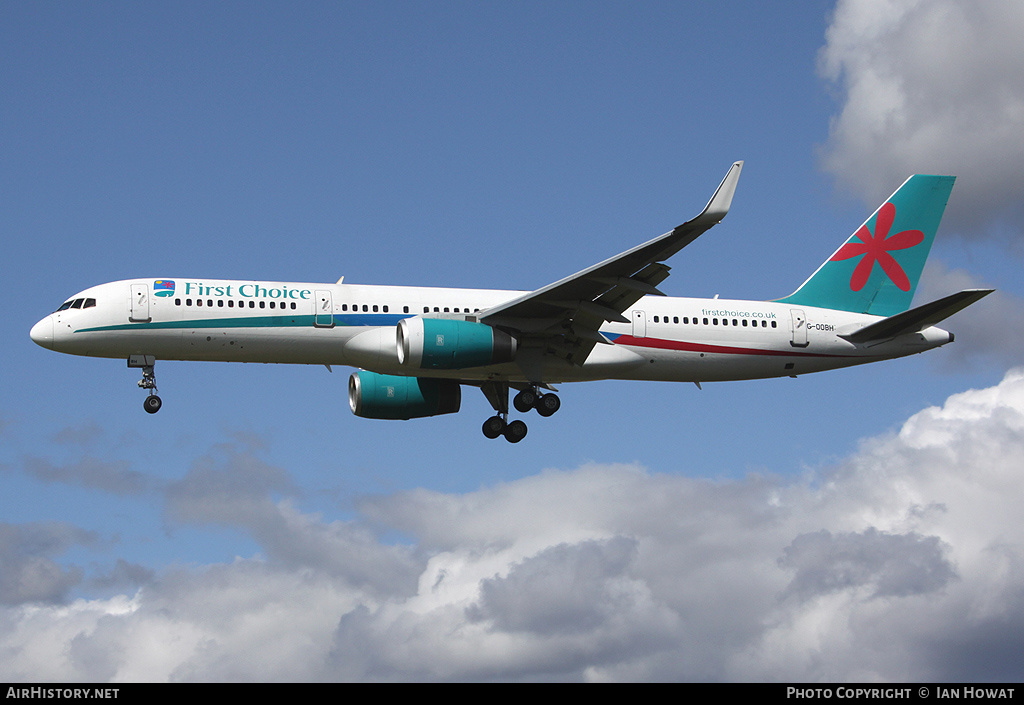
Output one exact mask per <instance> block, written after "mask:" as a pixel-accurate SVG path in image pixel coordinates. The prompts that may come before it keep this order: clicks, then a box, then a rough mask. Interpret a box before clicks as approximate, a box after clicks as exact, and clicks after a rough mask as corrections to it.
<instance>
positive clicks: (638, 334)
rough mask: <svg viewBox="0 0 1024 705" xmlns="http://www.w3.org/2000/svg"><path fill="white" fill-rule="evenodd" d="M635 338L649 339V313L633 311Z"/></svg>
mask: <svg viewBox="0 0 1024 705" xmlns="http://www.w3.org/2000/svg"><path fill="white" fill-rule="evenodd" d="M633 337H634V338H646V337H647V313H646V312H644V311H633Z"/></svg>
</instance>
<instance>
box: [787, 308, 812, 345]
mask: <svg viewBox="0 0 1024 705" xmlns="http://www.w3.org/2000/svg"><path fill="white" fill-rule="evenodd" d="M790 315H791V316H792V318H793V338H792V339H791V340H790V341H789V344H790V345H792V346H793V347H794V348H806V347H807V346H808V344H809V343H808V342H807V316H806V315H804V312H803V311H802V310H801V309H798V308H794V309H790Z"/></svg>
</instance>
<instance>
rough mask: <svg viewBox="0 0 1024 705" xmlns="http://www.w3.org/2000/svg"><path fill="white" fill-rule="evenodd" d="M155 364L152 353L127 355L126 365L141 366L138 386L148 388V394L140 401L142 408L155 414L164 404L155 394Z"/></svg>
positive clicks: (148, 412)
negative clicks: (140, 377)
mask: <svg viewBox="0 0 1024 705" xmlns="http://www.w3.org/2000/svg"><path fill="white" fill-rule="evenodd" d="M155 365H156V357H154V356H153V355H130V356H129V357H128V367H136V368H137V367H141V368H142V379H140V380H139V388H140V389H148V390H149V396H147V397H146V398H145V399H143V401H142V408H143V409H145V410H146V413H147V414H155V413H156V412H158V411H160V407H161V406H163V405H164V403H163V401H161V399H160V397H158V396H157V394H156V392H157V389H156V372H155V371H154V369H153V368H154V366H155Z"/></svg>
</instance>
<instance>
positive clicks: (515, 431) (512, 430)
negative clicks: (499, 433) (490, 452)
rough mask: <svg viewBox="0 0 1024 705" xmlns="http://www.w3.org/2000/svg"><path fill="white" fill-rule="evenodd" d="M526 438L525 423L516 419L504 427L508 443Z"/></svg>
mask: <svg viewBox="0 0 1024 705" xmlns="http://www.w3.org/2000/svg"><path fill="white" fill-rule="evenodd" d="M524 438H526V424H525V423H523V422H522V421H520V420H519V419H516V420H515V421H513V422H512V423H510V424H509V425H508V426H506V427H505V440H506V441H508V442H509V443H518V442H519V441H521V440H523V439H524Z"/></svg>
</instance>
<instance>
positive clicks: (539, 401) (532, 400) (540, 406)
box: [482, 382, 562, 443]
mask: <svg viewBox="0 0 1024 705" xmlns="http://www.w3.org/2000/svg"><path fill="white" fill-rule="evenodd" d="M482 388H483V392H484V396H486V397H487V401H489V402H490V403H491V406H492V407H494V410H495V411H496V412H497V414H496V415H494V416H492V417H490V418H489V419H487V420H486V421H484V425H483V432H484V435H485V436H486V437H487V438H492V439H493V438H497V437H498V436H504V437H505V440H506V441H508V442H509V443H518V442H519V441H521V440H523V439H524V438H526V432H527V428H526V423H525V422H524V421H520V420H519V419H516V420H515V421H509V420H508V393H509V385H508V383H507V382H487V383H485V384H484V385H483V387H482ZM512 405H513V406H514V407H515V408H516V411H519V412H521V413H524V414H525V413H527V412H528V411H529V410H530V409H536V410H537V413H538V414H540V415H541V416H551V415H552V414H553V413H555V412H556V411H558V409H559V407H561V406H562V402H561V401H560V400H559V398H558V396H557V395H555V394H550V393H548V394H542V393H541V392H540V390H539V388H538V387H537V386H531V387H527V388H526V389H523V390H522V391H520V392H519V393H518V394H516V395H515V397H514V398H513V399H512Z"/></svg>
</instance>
